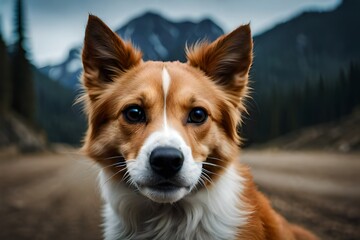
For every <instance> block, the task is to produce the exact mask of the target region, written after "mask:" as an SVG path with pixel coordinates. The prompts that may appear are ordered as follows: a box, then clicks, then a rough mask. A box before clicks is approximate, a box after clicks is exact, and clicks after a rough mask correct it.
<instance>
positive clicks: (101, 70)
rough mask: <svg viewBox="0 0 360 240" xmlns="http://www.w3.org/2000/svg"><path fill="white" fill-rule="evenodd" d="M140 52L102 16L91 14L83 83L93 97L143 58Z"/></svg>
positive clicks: (84, 53) (87, 33)
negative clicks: (105, 21)
mask: <svg viewBox="0 0 360 240" xmlns="http://www.w3.org/2000/svg"><path fill="white" fill-rule="evenodd" d="M141 57H142V54H141V52H140V51H138V50H136V49H135V48H133V47H132V45H131V44H130V43H126V42H124V41H123V40H121V38H120V37H119V36H118V35H117V34H116V33H114V32H113V31H112V30H111V29H110V28H109V27H108V26H107V25H106V24H105V23H104V22H103V21H101V20H100V18H98V17H96V16H94V15H89V19H88V23H87V26H86V32H85V40H84V47H83V51H82V62H83V67H84V72H83V84H84V86H85V88H86V90H87V91H88V94H89V96H90V98H91V99H92V100H93V99H95V98H96V97H97V96H98V95H99V94H101V92H102V90H103V89H104V87H106V85H107V84H108V83H111V82H112V81H113V79H114V77H115V76H120V75H121V74H123V73H124V72H125V71H127V70H128V69H130V68H132V67H134V66H136V65H137V64H139V63H140V62H141V61H142V58H141Z"/></svg>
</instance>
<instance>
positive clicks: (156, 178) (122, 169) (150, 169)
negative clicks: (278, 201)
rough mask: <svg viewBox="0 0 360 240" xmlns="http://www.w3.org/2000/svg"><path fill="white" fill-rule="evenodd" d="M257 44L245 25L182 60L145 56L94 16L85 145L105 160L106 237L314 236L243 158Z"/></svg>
mask: <svg viewBox="0 0 360 240" xmlns="http://www.w3.org/2000/svg"><path fill="white" fill-rule="evenodd" d="M252 46H253V43H252V38H251V32H250V27H249V25H244V26H240V27H239V28H237V29H236V30H234V31H233V32H231V33H230V34H227V35H224V36H221V37H220V38H218V39H217V40H216V41H214V42H212V43H205V42H203V43H200V44H197V45H195V46H193V47H192V48H190V49H187V51H186V53H187V62H186V63H180V62H154V61H147V62H144V61H143V60H142V57H141V52H140V51H138V50H137V49H135V48H133V47H132V46H131V44H130V43H126V42H124V41H123V40H122V39H120V38H119V37H118V36H117V35H116V34H115V33H114V32H112V31H111V30H110V29H109V28H108V27H107V26H106V25H105V24H104V23H103V22H102V21H101V20H100V19H99V18H97V17H95V16H90V17H89V21H88V25H87V28H86V35H85V41H84V49H83V52H82V61H83V66H84V71H83V76H82V81H83V84H84V87H85V90H86V93H85V94H84V96H83V101H84V102H85V105H86V112H87V114H88V123H89V128H88V131H87V134H86V138H85V143H84V146H83V150H84V152H85V153H86V154H87V155H88V156H90V157H91V158H92V159H94V160H95V161H96V162H97V163H98V164H99V165H100V166H102V170H101V172H100V186H101V192H102V196H103V198H104V200H105V207H104V218H105V222H104V232H105V233H104V236H105V239H108V240H110V239H111V240H113V239H166V240H168V239H197V240H200V239H203V240H209V239H227V240H228V239H247V240H251V239H316V237H315V236H313V235H312V234H311V233H309V232H307V231H306V230H303V229H301V228H300V227H297V226H295V225H292V224H289V223H288V222H286V221H285V220H284V219H283V218H282V217H281V216H280V215H278V214H277V213H276V212H275V211H274V210H273V209H272V208H271V206H270V204H269V202H268V200H267V199H266V198H265V197H264V196H263V195H262V194H261V193H260V192H258V191H257V189H256V186H255V185H254V183H253V180H252V177H251V175H250V173H249V170H248V168H247V167H245V166H243V165H241V164H240V163H239V162H238V157H239V141H240V139H239V136H238V135H237V126H238V124H239V122H240V118H241V113H242V112H243V111H244V110H245V108H244V105H243V98H244V97H246V94H247V83H248V73H249V69H250V66H251V63H252Z"/></svg>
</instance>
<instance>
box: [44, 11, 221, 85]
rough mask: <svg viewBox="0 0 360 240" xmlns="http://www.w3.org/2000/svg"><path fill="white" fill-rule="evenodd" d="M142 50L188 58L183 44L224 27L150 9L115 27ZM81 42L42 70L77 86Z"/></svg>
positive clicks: (148, 56) (165, 58) (216, 33)
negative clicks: (177, 19)
mask: <svg viewBox="0 0 360 240" xmlns="http://www.w3.org/2000/svg"><path fill="white" fill-rule="evenodd" d="M115 32H116V33H117V34H119V35H120V36H121V37H122V38H123V39H125V40H129V41H131V42H132V43H133V44H134V45H135V46H137V47H138V48H140V49H141V50H142V52H143V58H144V60H149V59H151V60H163V61H171V60H181V61H184V60H185V54H184V47H185V45H186V44H189V45H190V44H192V43H195V42H196V41H198V40H201V39H207V40H209V41H213V40H215V39H216V38H217V37H219V36H220V35H222V34H223V33H224V32H223V30H222V29H221V28H220V27H219V26H218V25H216V24H215V23H214V22H213V21H212V20H210V19H204V20H202V21H200V22H197V23H194V22H190V21H183V22H173V21H169V20H167V19H165V18H164V17H162V16H160V15H159V14H156V13H152V12H148V13H145V14H143V15H141V16H139V17H136V18H134V19H133V20H131V21H129V22H128V23H127V24H125V25H124V26H123V27H121V28H120V29H118V30H116V31H115ZM80 53H81V46H78V47H75V48H73V49H71V50H70V51H69V55H68V57H67V59H66V60H65V61H64V62H62V63H60V64H57V65H53V66H46V67H43V68H41V69H40V70H41V72H42V73H44V74H46V75H48V76H50V77H51V78H53V79H57V80H58V81H59V82H60V83H61V84H63V85H65V86H67V87H70V88H74V89H76V88H77V86H78V83H79V80H78V77H79V75H80V73H81V66H82V65H81V59H80Z"/></svg>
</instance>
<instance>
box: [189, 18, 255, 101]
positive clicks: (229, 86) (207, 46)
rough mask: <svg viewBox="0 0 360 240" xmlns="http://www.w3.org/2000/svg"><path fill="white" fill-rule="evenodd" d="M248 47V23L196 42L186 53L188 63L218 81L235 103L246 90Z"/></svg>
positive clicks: (250, 59) (249, 46) (250, 52)
mask: <svg viewBox="0 0 360 240" xmlns="http://www.w3.org/2000/svg"><path fill="white" fill-rule="evenodd" d="M252 48H253V42H252V38H251V31H250V26H249V25H243V26H240V27H239V28H237V29H236V30H234V31H233V32H231V33H229V34H227V35H223V36H221V37H219V38H218V39H217V40H215V41H214V42H212V43H200V44H196V45H195V46H193V47H192V48H191V49H187V53H186V54H187V59H188V63H189V64H190V65H191V66H193V67H197V68H200V69H201V70H202V71H204V72H205V74H206V75H207V76H209V77H210V78H211V79H212V80H213V81H215V82H216V83H217V84H218V85H221V86H222V87H223V89H224V90H225V91H226V93H227V94H228V96H229V97H230V98H229V99H230V100H231V102H232V103H233V104H234V105H235V106H239V104H240V99H241V97H243V96H244V95H245V94H246V86H247V82H248V74H249V70H250V67H251V63H252Z"/></svg>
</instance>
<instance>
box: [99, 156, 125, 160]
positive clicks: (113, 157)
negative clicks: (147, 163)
mask: <svg viewBox="0 0 360 240" xmlns="http://www.w3.org/2000/svg"><path fill="white" fill-rule="evenodd" d="M116 158H120V159H121V160H125V158H124V157H123V156H122V155H118V156H112V157H108V158H104V159H103V160H111V159H116Z"/></svg>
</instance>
